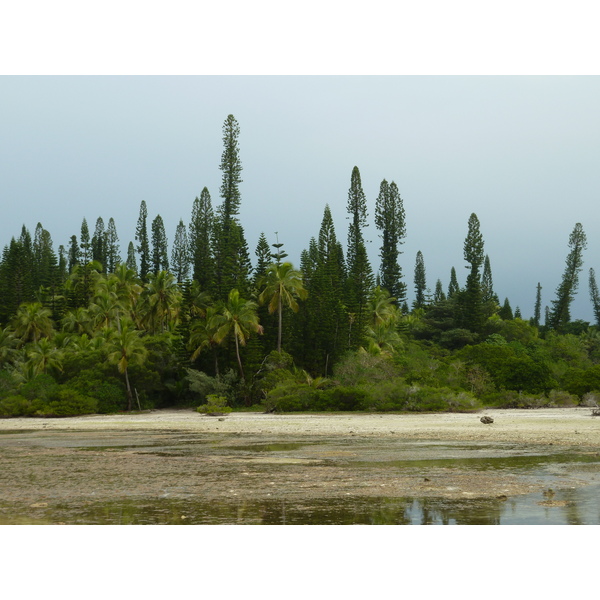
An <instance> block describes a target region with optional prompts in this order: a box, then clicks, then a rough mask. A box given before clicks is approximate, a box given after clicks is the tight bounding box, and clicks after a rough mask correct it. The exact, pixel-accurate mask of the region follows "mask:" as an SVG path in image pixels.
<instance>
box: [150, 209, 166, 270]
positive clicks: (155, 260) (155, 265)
mask: <svg viewBox="0 0 600 600" xmlns="http://www.w3.org/2000/svg"><path fill="white" fill-rule="evenodd" d="M168 252H169V249H168V242H167V234H166V233H165V224H164V223H163V220H162V217H161V216H160V215H156V217H155V219H154V221H152V272H153V273H154V274H155V275H158V273H159V272H160V271H168V270H169V258H168Z"/></svg>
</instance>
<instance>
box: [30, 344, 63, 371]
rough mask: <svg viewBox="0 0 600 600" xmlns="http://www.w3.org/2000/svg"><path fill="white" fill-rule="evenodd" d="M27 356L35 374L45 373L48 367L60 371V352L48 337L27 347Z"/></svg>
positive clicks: (61, 356)
mask: <svg viewBox="0 0 600 600" xmlns="http://www.w3.org/2000/svg"><path fill="white" fill-rule="evenodd" d="M27 356H28V358H29V362H30V363H31V365H32V366H33V368H34V370H35V373H36V374H40V373H46V372H47V371H48V370H49V369H50V370H53V369H55V370H58V371H62V358H63V355H62V352H61V351H60V350H59V349H58V348H57V347H56V346H55V345H54V344H53V343H51V342H50V340H48V338H42V339H41V340H40V341H39V342H35V343H33V344H32V345H31V346H30V347H28V349H27Z"/></svg>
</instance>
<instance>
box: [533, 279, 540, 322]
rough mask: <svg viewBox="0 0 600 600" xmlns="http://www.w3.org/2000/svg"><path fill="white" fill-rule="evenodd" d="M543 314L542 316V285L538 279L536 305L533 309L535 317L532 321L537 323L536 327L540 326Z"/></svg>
mask: <svg viewBox="0 0 600 600" xmlns="http://www.w3.org/2000/svg"><path fill="white" fill-rule="evenodd" d="M541 316H542V286H541V284H540V283H539V281H538V284H537V288H536V293H535V306H534V309H533V319H532V321H531V324H532V325H535V326H536V327H539V326H540V318H541Z"/></svg>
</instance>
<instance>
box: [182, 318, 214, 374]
mask: <svg viewBox="0 0 600 600" xmlns="http://www.w3.org/2000/svg"><path fill="white" fill-rule="evenodd" d="M216 315H217V309H216V308H215V307H214V306H208V307H207V308H206V310H205V313H204V316H202V317H200V318H198V319H194V321H193V323H192V325H191V327H190V338H189V341H188V349H189V350H193V353H192V357H191V359H190V360H191V361H192V362H194V361H195V360H196V359H197V358H198V356H200V354H201V353H202V352H203V351H204V350H213V351H215V352H214V357H215V374H216V375H218V374H219V361H218V359H217V353H216V347H217V345H218V342H217V340H216V339H215V334H216V332H217V325H216V324H215V316H216Z"/></svg>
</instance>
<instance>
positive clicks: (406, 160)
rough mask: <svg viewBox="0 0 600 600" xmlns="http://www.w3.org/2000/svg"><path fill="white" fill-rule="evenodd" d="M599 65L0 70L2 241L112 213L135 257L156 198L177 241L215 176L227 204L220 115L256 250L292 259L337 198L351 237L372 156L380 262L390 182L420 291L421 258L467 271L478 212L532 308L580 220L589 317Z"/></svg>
mask: <svg viewBox="0 0 600 600" xmlns="http://www.w3.org/2000/svg"><path fill="white" fill-rule="evenodd" d="M599 99H600V78H599V77H574V76H570V77H526V76H521V77H499V76H488V77H451V76H441V77H433V76H432V77H408V76H404V77H395V76H388V77H375V76H370V77H358V76H355V77H329V76H319V77H309V76H306V77H300V76H296V77H292V76H290V77H276V76H273V77H255V76H238V77H220V76H215V77H202V76H197V77H175V76H171V77H158V76H155V77H127V76H123V77H1V78H0V111H1V112H0V114H2V118H1V119H0V171H1V173H0V199H1V203H2V219H1V222H0V244H1V246H2V247H3V246H5V245H6V244H7V243H9V241H10V238H11V237H12V236H18V235H19V233H20V229H21V226H22V225H23V224H25V225H26V226H27V227H28V228H29V230H30V231H31V233H32V234H33V231H34V229H35V226H36V224H37V222H38V221H39V222H41V223H42V224H43V226H44V227H45V228H46V229H48V230H49V231H50V233H51V234H52V239H53V241H54V247H55V250H57V249H58V246H59V244H64V245H65V246H67V244H68V240H69V237H70V236H71V235H73V234H76V235H79V231H80V227H81V221H82V219H83V218H84V217H85V218H86V219H87V221H88V225H89V227H90V229H91V230H92V231H93V228H94V225H95V221H96V218H97V217H98V216H102V218H103V219H104V221H105V223H106V222H108V219H109V218H110V217H113V218H114V219H115V222H116V226H117V231H118V234H119V238H120V243H121V252H122V254H123V256H124V255H125V253H126V247H127V244H128V242H129V241H130V240H133V237H134V231H135V225H136V221H137V217H138V212H139V205H140V202H141V200H142V199H144V200H145V201H146V203H147V205H148V214H149V224H150V221H151V220H152V219H153V218H154V217H155V216H156V215H157V214H160V215H161V216H162V217H163V220H164V222H165V226H166V229H167V236H168V239H169V243H172V241H173V238H174V234H175V228H176V225H177V223H178V221H179V219H180V218H183V220H184V222H185V223H186V225H187V224H188V222H189V218H190V212H191V207H192V202H193V199H194V197H195V196H196V195H199V194H200V191H201V190H202V188H203V187H204V186H207V187H208V189H209V191H210V193H211V196H212V201H213V206H217V205H218V204H219V203H220V198H219V185H220V175H221V173H220V171H219V169H218V166H219V162H220V157H221V151H222V140H221V135H222V134H221V128H222V125H223V121H224V120H225V118H226V116H227V115H228V114H230V113H231V114H233V115H234V116H235V117H236V119H237V120H238V122H239V124H240V128H241V134H240V151H241V159H242V164H243V168H244V170H243V174H242V177H243V180H244V181H243V183H242V185H241V192H242V209H241V221H242V224H243V226H244V228H245V231H246V238H247V240H248V244H249V247H250V250H251V253H252V259H253V260H254V259H255V256H254V249H255V247H256V242H257V240H258V236H259V234H260V232H261V231H264V232H265V234H266V236H267V239H268V240H269V242H270V243H272V242H274V241H275V236H274V232H275V231H278V232H279V239H280V241H281V242H284V243H285V249H286V250H287V252H288V253H289V259H291V260H292V262H294V264H296V265H298V264H299V256H300V252H301V251H302V249H304V248H306V247H307V246H308V243H309V240H310V238H311V237H312V236H315V237H316V236H317V235H318V231H319V227H320V224H321V219H322V216H323V209H324V207H325V204H326V203H328V204H329V205H330V207H331V210H332V213H333V217H334V220H335V225H336V233H337V236H338V239H340V240H341V241H342V243H343V244H344V246H345V244H346V238H347V226H348V221H347V220H346V218H345V217H346V202H347V193H348V187H349V185H350V174H351V171H352V168H353V167H354V165H356V166H358V167H359V169H360V173H361V177H362V183H363V188H364V191H365V193H366V196H367V200H368V209H369V221H370V223H371V225H370V227H369V228H368V229H367V230H366V231H365V236H366V238H367V239H370V240H372V242H371V243H370V246H369V252H370V257H371V261H372V265H373V267H374V269H375V270H376V269H377V268H378V267H379V258H378V251H379V244H380V239H379V237H378V232H377V230H376V229H375V227H374V225H373V213H374V208H375V198H376V197H377V194H378V191H379V184H380V182H381V180H382V179H384V178H385V179H387V180H388V181H392V180H393V181H395V182H396V183H397V185H398V188H399V190H400V193H401V196H402V198H403V200H404V206H405V210H406V220H407V238H406V243H405V244H404V245H403V247H402V251H403V254H402V255H401V265H402V269H403V273H404V276H405V281H406V283H407V285H408V288H409V300H412V298H413V297H414V294H413V270H414V264H415V255H416V253H417V251H418V250H421V251H422V252H423V255H424V259H425V267H426V271H427V283H428V285H429V287H430V288H431V289H433V288H434V286H435V282H436V279H438V278H440V279H441V280H442V283H443V285H444V289H447V286H448V281H449V275H450V269H451V267H452V266H454V267H456V270H457V273H458V277H459V282H460V283H461V284H463V283H464V281H465V278H466V274H467V271H466V269H465V268H464V266H465V264H466V263H465V261H464V259H463V252H462V248H463V242H464V238H465V235H466V233H467V221H468V218H469V215H470V214H471V212H475V213H476V214H477V215H478V217H479V220H480V222H481V231H482V233H483V236H484V240H485V251H486V253H487V254H489V256H490V260H491V266H492V272H493V278H494V287H495V291H496V292H497V293H498V295H499V296H500V299H501V301H502V300H504V297H505V296H508V298H509V299H510V301H511V304H512V307H513V309H514V308H515V307H516V306H519V307H520V308H521V310H522V312H523V315H524V317H526V318H527V317H529V316H531V314H532V312H533V304H534V300H535V289H536V285H537V283H538V281H539V282H540V283H541V285H542V287H543V291H542V300H543V303H544V305H546V304H549V303H550V301H551V300H552V299H553V298H554V293H555V290H556V287H557V285H558V284H559V282H560V278H561V275H562V272H563V269H564V264H565V263H564V261H565V258H566V255H567V253H568V247H567V242H568V237H569V234H570V233H571V231H572V229H573V227H574V225H575V223H576V222H581V223H582V225H583V228H584V230H585V232H586V234H587V237H588V250H587V251H586V253H585V255H584V260H585V264H584V271H583V272H582V273H581V277H580V288H579V293H578V295H577V299H576V301H575V303H574V305H573V311H572V317H573V318H584V319H587V320H593V314H592V309H591V305H590V301H589V294H588V285H587V272H588V269H589V267H594V268H595V269H596V270H597V271H598V272H599V274H600V259H599V258H598V256H599V253H598V249H599V246H600V244H599V243H598V237H599V233H600V231H599V229H600V226H599V223H598V208H597V200H598V190H600V169H599V168H598V165H600V141H599V140H600V119H599V118H598V114H597V113H598V108H597V107H598V100H599Z"/></svg>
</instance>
